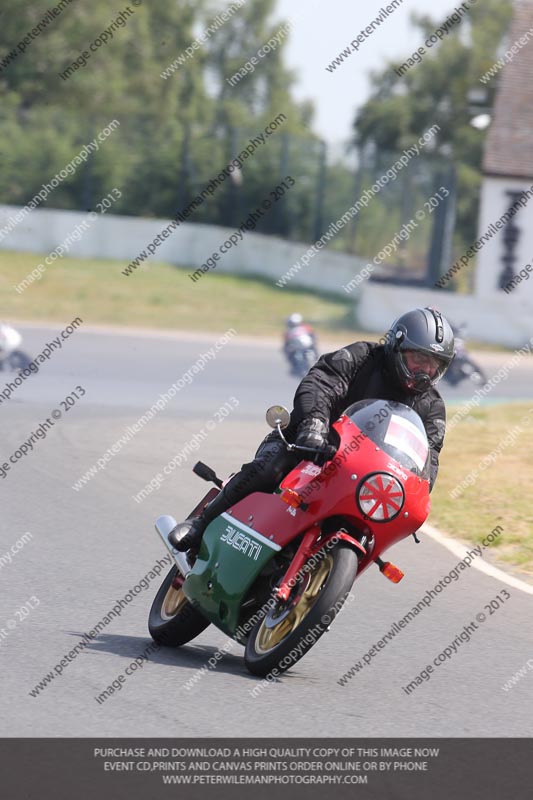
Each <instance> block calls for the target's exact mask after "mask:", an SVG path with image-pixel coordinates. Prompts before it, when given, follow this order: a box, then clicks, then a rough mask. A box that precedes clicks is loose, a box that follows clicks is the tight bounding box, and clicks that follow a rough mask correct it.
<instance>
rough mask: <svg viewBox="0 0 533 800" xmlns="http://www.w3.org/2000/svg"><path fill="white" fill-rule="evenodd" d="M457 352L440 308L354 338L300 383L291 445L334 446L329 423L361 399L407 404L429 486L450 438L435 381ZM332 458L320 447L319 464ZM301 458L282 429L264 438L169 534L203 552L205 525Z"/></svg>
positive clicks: (177, 543)
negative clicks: (417, 428) (417, 425)
mask: <svg viewBox="0 0 533 800" xmlns="http://www.w3.org/2000/svg"><path fill="white" fill-rule="evenodd" d="M454 355H455V349H454V337H453V332H452V329H451V326H450V324H449V323H448V322H447V320H446V319H445V318H444V317H443V316H442V314H441V313H440V311H438V310H437V309H435V308H416V309H414V310H412V311H408V312H407V313H405V314H402V316H400V317H399V318H398V319H397V320H396V321H395V322H394V323H393V325H392V327H391V329H390V330H389V331H388V333H387V335H386V337H385V342H384V343H383V344H381V343H380V344H376V343H374V342H354V343H353V344H350V345H347V346H346V347H343V348H342V349H341V350H337V351H336V352H333V353H326V354H325V355H323V356H321V358H320V359H319V360H318V361H317V363H316V364H314V365H313V366H312V367H311V369H310V370H309V372H308V373H307V375H306V376H305V377H304V378H303V380H302V381H301V383H300V384H299V386H298V388H297V390H296V394H295V396H294V408H293V411H292V413H291V418H290V423H289V426H288V427H287V428H286V429H285V431H284V435H285V438H286V439H287V441H288V442H289V443H293V442H294V443H296V444H297V445H301V446H304V447H316V448H321V447H324V446H325V445H327V444H328V443H329V444H332V443H333V442H332V441H331V439H330V438H329V436H330V426H331V424H332V422H334V421H335V420H336V419H337V418H338V417H339V416H340V415H341V413H342V412H343V411H344V410H345V409H346V408H347V407H348V406H350V405H352V403H355V402H357V401H358V400H365V399H370V398H380V399H383V400H391V401H396V402H400V403H404V404H405V405H407V406H410V407H411V408H413V409H414V410H415V411H416V412H417V413H418V415H419V416H420V418H421V420H422V422H423V424H424V428H425V430H426V434H427V437H428V442H429V447H430V459H431V462H430V491H431V489H432V488H433V485H434V483H435V479H436V477H437V471H438V466H439V453H440V451H441V449H442V445H443V441H444V432H445V428H446V410H445V407H444V402H443V400H442V397H441V396H440V394H439V393H438V391H437V390H436V389H435V384H436V383H437V382H438V381H439V380H440V379H441V378H442V376H443V375H444V373H445V372H446V370H447V369H448V367H449V366H450V364H451V362H452V360H453V357H454ZM328 458H331V455H329V456H328V455H326V453H324V452H322V453H317V455H316V456H315V457H314V458H312V460H313V461H314V462H315V464H319V465H323V464H324V463H325V461H326V460H327V459H328ZM301 460H302V455H301V454H298V452H289V451H288V450H287V448H286V446H285V444H284V443H283V441H282V440H281V438H280V436H279V434H278V432H277V431H272V432H271V433H269V434H268V435H267V436H266V438H265V439H264V440H263V441H262V442H261V444H260V445H259V448H258V450H257V452H256V454H255V458H254V460H253V461H251V462H249V463H247V464H243V465H242V468H241V471H240V472H238V473H236V474H235V475H234V476H233V477H232V478H231V479H230V480H229V481H228V483H227V484H226V485H225V486H224V488H223V489H222V490H221V491H220V493H219V494H218V495H217V496H216V497H215V498H214V499H213V500H212V501H211V502H210V503H208V505H207V506H206V507H205V508H204V510H203V511H202V513H201V514H200V515H199V516H198V517H195V518H193V519H192V520H186V521H185V522H182V523H179V524H178V525H177V526H176V527H175V528H174V530H173V531H171V532H170V534H169V537H168V539H169V542H170V543H171V544H172V545H173V546H174V547H175V548H176V550H180V551H185V550H192V551H197V550H198V548H199V547H200V543H201V541H202V536H203V533H204V530H205V528H206V527H207V525H208V524H209V523H210V522H211V521H212V520H213V519H215V517H218V516H219V515H220V514H222V513H223V512H224V511H227V510H228V508H231V506H232V505H234V504H235V503H237V502H238V501H239V500H242V499H244V498H245V497H247V496H248V495H249V494H251V493H252V492H269V493H270V492H274V491H275V489H276V488H277V486H278V485H279V483H280V482H281V481H282V480H283V478H284V477H285V476H286V475H287V474H288V473H289V472H290V471H291V470H292V469H293V468H294V467H295V466H296V464H298V463H299V462H300V461H301Z"/></svg>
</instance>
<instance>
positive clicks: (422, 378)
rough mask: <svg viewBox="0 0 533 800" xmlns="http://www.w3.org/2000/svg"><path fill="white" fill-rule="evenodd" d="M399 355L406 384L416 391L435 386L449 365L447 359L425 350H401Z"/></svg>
mask: <svg viewBox="0 0 533 800" xmlns="http://www.w3.org/2000/svg"><path fill="white" fill-rule="evenodd" d="M398 357H399V360H400V364H401V371H402V373H403V374H404V376H405V379H406V385H407V386H408V388H410V389H412V390H415V391H424V390H426V389H429V387H430V386H434V385H435V384H436V383H437V381H439V380H440V379H441V378H442V376H443V375H444V373H445V372H446V370H447V369H448V366H449V361H448V360H447V359H442V358H439V357H438V356H436V355H430V354H429V353H426V352H424V351H423V350H409V349H405V350H401V351H400V353H399V354H398Z"/></svg>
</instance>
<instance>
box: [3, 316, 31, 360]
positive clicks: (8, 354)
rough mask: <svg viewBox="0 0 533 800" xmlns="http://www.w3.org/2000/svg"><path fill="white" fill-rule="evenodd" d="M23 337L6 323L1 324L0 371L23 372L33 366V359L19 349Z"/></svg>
mask: <svg viewBox="0 0 533 800" xmlns="http://www.w3.org/2000/svg"><path fill="white" fill-rule="evenodd" d="M21 343H22V336H21V335H20V333H19V332H18V331H16V330H15V328H13V327H12V326H11V325H8V324H7V323H6V322H1V323H0V370H13V371H14V372H21V371H22V370H24V369H26V368H27V367H28V366H29V365H30V364H31V358H30V357H29V356H27V355H26V353H24V352H23V351H22V350H19V347H20V345H21Z"/></svg>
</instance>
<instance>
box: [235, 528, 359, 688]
mask: <svg viewBox="0 0 533 800" xmlns="http://www.w3.org/2000/svg"><path fill="white" fill-rule="evenodd" d="M357 566H358V560H357V554H356V553H355V551H354V550H353V549H352V548H351V547H350V546H349V545H347V544H344V543H340V544H337V545H336V546H335V547H334V548H332V549H331V550H330V552H329V553H327V555H325V556H324V557H323V558H322V559H320V560H319V561H318V563H313V566H310V568H309V571H308V572H306V573H305V574H304V575H303V577H302V578H301V580H300V581H299V582H298V583H297V585H296V586H295V588H294V589H293V592H292V594H291V596H290V598H289V600H288V601H287V602H285V603H277V604H276V605H273V607H272V608H270V609H269V611H268V612H267V613H266V614H265V616H264V617H263V619H262V620H261V621H260V622H258V623H257V625H256V626H255V628H254V629H253V630H252V632H251V633H250V636H249V637H248V641H247V643H246V651H245V654H244V662H245V664H246V667H247V668H248V670H249V671H250V672H252V673H253V674H254V675H262V676H264V675H268V674H270V673H272V672H273V671H274V670H277V673H278V674H279V673H281V672H284V671H285V670H287V669H289V668H290V667H291V666H293V664H295V663H296V662H297V661H299V660H300V658H302V657H303V656H304V655H305V654H306V653H307V651H308V650H310V649H311V647H312V646H313V645H314V644H315V643H316V642H317V641H318V639H319V638H320V637H321V636H322V634H323V633H325V632H326V631H327V630H328V628H329V626H330V624H331V623H332V622H333V620H334V619H335V616H336V615H337V614H338V612H339V611H340V609H341V607H342V605H343V603H344V601H345V600H346V596H347V595H348V592H349V591H350V588H351V586H352V584H353V582H354V580H355V576H356V575H357ZM302 571H303V570H302ZM277 673H276V672H273V674H274V675H276V674H277Z"/></svg>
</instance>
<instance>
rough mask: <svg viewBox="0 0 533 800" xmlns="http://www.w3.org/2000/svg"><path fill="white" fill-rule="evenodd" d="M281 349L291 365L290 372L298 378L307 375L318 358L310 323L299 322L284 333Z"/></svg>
mask: <svg viewBox="0 0 533 800" xmlns="http://www.w3.org/2000/svg"><path fill="white" fill-rule="evenodd" d="M283 351H284V353H285V355H286V356H287V360H288V362H289V364H290V367H291V374H292V375H296V376H297V377H298V378H303V376H304V375H307V373H308V372H309V368H310V367H312V366H313V364H314V363H315V361H316V360H317V358H318V352H317V349H316V340H315V334H314V331H313V329H312V328H311V326H310V325H305V324H301V325H298V326H297V327H294V328H291V329H290V330H288V331H287V333H286V334H285V341H284V344H283Z"/></svg>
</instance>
